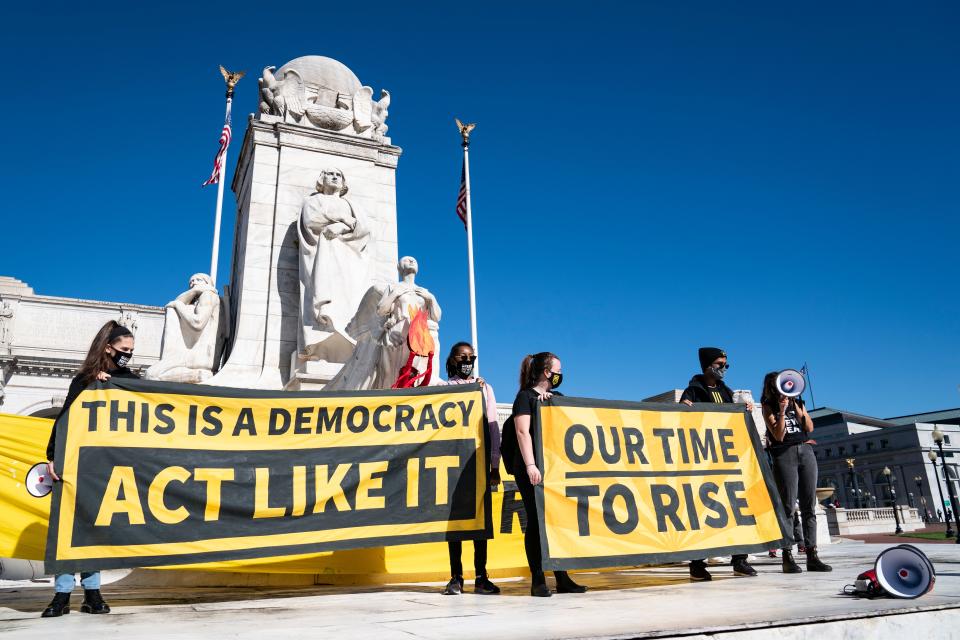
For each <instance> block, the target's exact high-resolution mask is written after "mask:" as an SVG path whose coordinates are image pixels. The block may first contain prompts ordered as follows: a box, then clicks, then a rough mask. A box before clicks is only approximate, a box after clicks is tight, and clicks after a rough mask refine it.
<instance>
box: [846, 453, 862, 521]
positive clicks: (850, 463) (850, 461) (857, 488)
mask: <svg viewBox="0 0 960 640" xmlns="http://www.w3.org/2000/svg"><path fill="white" fill-rule="evenodd" d="M856 460H857V459H856V458H847V466H848V467H850V479H851V480H852V481H853V498H854V500H855V501H856V505H857V509H859V508H860V483H859V482H857V474H856V473H855V472H854V470H853V463H854V462H856Z"/></svg>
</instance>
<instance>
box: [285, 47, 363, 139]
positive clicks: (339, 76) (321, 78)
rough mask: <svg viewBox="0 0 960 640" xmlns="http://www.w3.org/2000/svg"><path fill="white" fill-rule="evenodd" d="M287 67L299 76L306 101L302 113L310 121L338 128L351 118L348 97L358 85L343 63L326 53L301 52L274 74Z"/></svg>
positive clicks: (352, 94) (347, 122)
mask: <svg viewBox="0 0 960 640" xmlns="http://www.w3.org/2000/svg"><path fill="white" fill-rule="evenodd" d="M288 69H293V70H294V71H296V72H297V73H299V74H300V77H301V78H303V84H304V88H305V90H306V95H307V100H308V103H309V104H308V105H307V106H306V115H307V118H309V119H310V121H311V122H313V124H314V125H316V126H318V127H321V128H323V129H332V130H334V131H339V130H340V129H343V128H344V127H346V126H347V125H349V124H350V123H351V122H352V121H353V114H352V112H351V111H350V107H351V106H352V104H351V101H352V99H353V96H354V94H355V93H356V92H357V91H359V90H360V87H361V86H362V85H361V84H360V80H359V79H358V78H357V76H356V74H354V73H353V71H351V70H350V69H349V68H348V67H347V66H346V65H345V64H343V63H342V62H338V61H337V60H334V59H333V58H328V57H326V56H303V57H300V58H296V59H294V60H291V61H290V62H288V63H287V64H285V65H283V66H282V67H280V68H279V69H278V70H277V72H276V75H277V77H279V78H282V77H283V74H284V72H286V71H287V70H288Z"/></svg>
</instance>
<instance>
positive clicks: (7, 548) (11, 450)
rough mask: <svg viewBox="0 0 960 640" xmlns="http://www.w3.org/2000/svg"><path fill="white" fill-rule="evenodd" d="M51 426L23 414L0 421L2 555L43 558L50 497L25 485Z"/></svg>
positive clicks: (41, 457)
mask: <svg viewBox="0 0 960 640" xmlns="http://www.w3.org/2000/svg"><path fill="white" fill-rule="evenodd" d="M51 425H52V421H51V420H48V419H45V418H30V417H25V416H11V415H4V416H2V420H0V514H2V515H0V557H2V558H24V559H28V560H42V559H43V549H44V547H45V546H46V538H47V518H48V516H49V515H50V496H49V494H48V495H45V496H44V495H40V494H39V492H38V491H37V490H36V489H37V487H28V486H27V475H28V474H29V472H30V469H31V468H33V467H34V466H35V465H38V464H42V463H43V462H44V461H45V459H46V455H47V454H46V449H47V440H48V439H49V438H50V426H51ZM30 489H33V492H31V491H30ZM34 494H37V495H34Z"/></svg>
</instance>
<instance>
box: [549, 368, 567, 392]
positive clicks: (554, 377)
mask: <svg viewBox="0 0 960 640" xmlns="http://www.w3.org/2000/svg"><path fill="white" fill-rule="evenodd" d="M547 380H549V381H550V386H551V387H552V388H554V389H556V388H557V387H559V386H560V385H561V384H562V383H563V374H562V373H552V372H551V373H550V374H548V375H547Z"/></svg>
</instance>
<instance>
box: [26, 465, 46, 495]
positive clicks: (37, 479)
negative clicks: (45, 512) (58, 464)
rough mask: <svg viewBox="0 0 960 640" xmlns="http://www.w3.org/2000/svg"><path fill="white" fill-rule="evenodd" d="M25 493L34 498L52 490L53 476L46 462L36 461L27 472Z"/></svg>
mask: <svg viewBox="0 0 960 640" xmlns="http://www.w3.org/2000/svg"><path fill="white" fill-rule="evenodd" d="M25 484H26V485H27V487H26V488H27V493H29V494H30V495H32V496H33V497H34V498H42V497H43V496H45V495H47V494H48V493H50V492H51V491H53V477H52V476H51V475H50V469H48V468H47V463H46V462H38V463H37V464H35V465H33V466H32V467H30V471H28V472H27V481H26V483H25Z"/></svg>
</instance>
